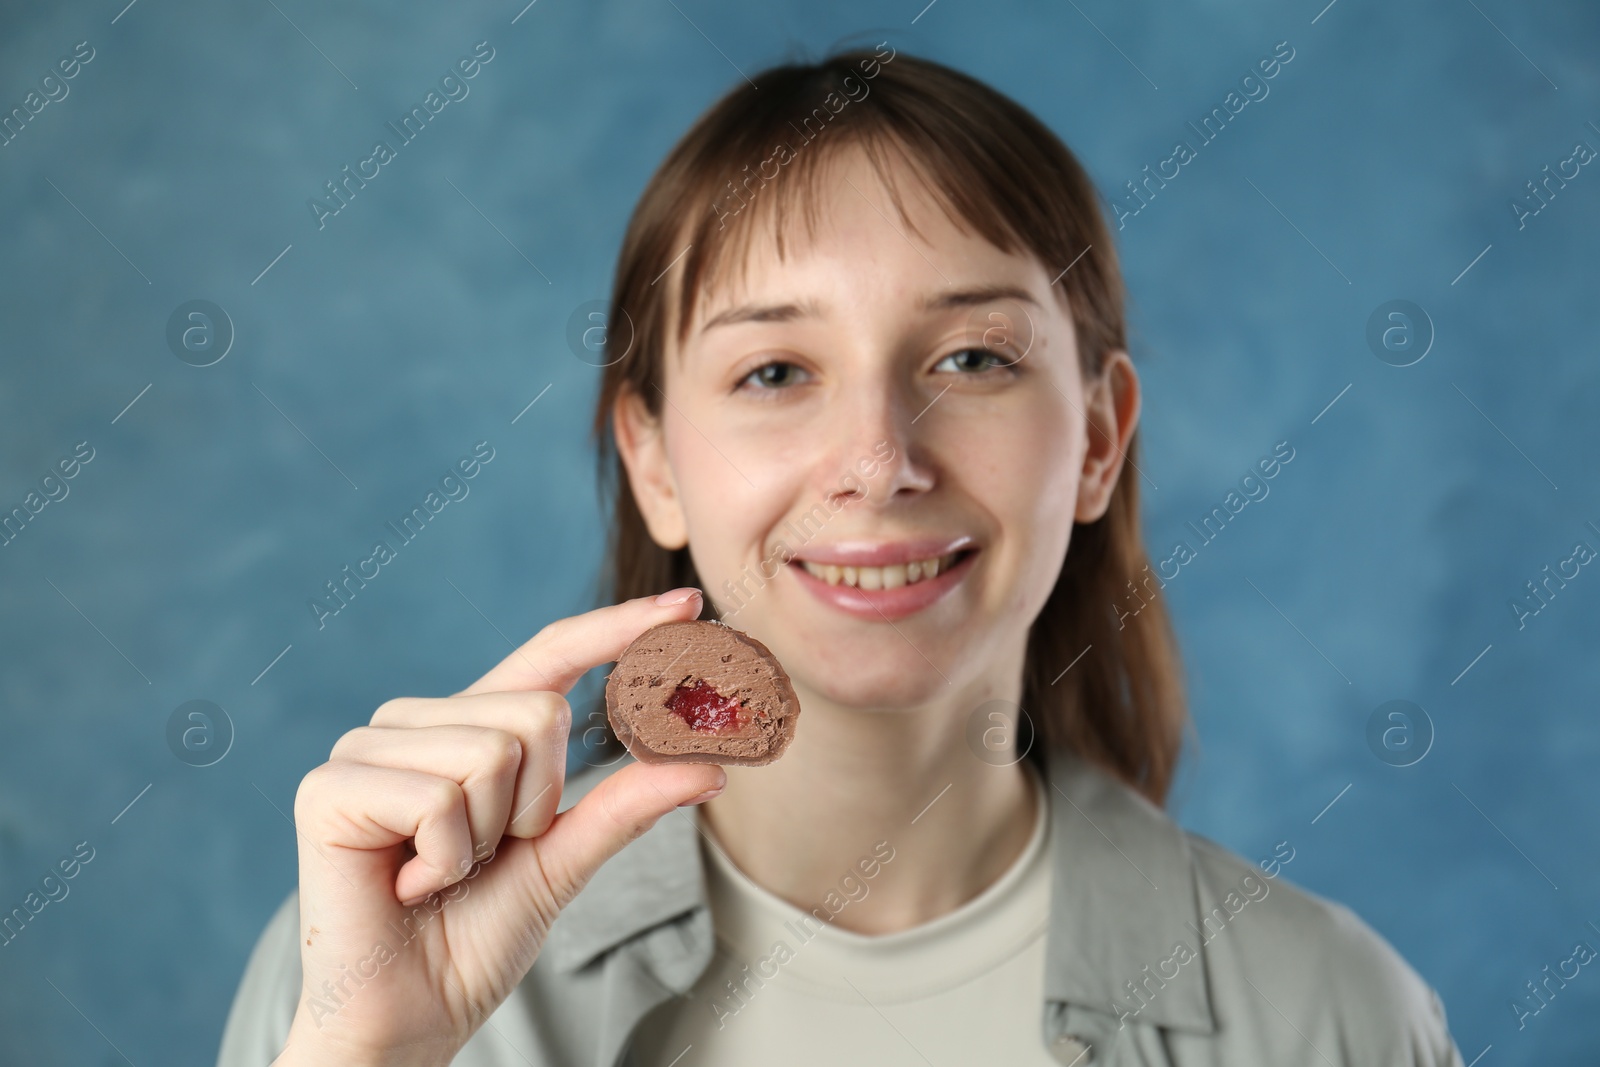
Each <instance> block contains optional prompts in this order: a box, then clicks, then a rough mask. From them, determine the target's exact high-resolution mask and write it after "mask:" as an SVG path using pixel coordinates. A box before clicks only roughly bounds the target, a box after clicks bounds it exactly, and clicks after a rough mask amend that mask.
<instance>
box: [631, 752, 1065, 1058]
mask: <svg viewBox="0 0 1600 1067" xmlns="http://www.w3.org/2000/svg"><path fill="white" fill-rule="evenodd" d="M1029 771H1030V773H1029V774H1028V780H1029V781H1030V782H1032V783H1033V787H1034V789H1035V791H1036V794H1037V799H1038V803H1037V805H1036V806H1035V811H1036V812H1037V813H1038V817H1037V818H1036V819H1035V821H1034V827H1033V833H1032V836H1031V837H1029V839H1028V843H1027V846H1026V847H1025V848H1024V849H1023V851H1022V854H1021V855H1020V856H1019V857H1018V858H1017V859H1016V861H1015V862H1014V863H1012V865H1011V866H1010V868H1009V869H1007V870H1006V872H1005V873H1004V874H1002V875H1001V876H1000V878H999V880H997V881H996V882H994V883H993V884H992V885H990V886H989V887H988V888H987V889H985V890H984V891H983V892H981V893H980V894H979V895H978V896H976V897H974V898H973V899H971V900H969V901H967V902H966V903H965V904H963V905H961V906H960V907H959V908H957V909H956V910H955V911H953V912H950V913H948V914H945V915H942V916H940V917H939V918H937V919H934V920H933V921H931V922H927V923H923V924H922V925H920V926H916V927H913V928H911V929H909V930H902V931H899V932H896V933H892V934H882V935H876V936H874V935H866V934H858V933H854V932H852V931H850V930H845V929H843V928H841V927H839V926H836V925H833V924H832V923H831V922H828V923H824V922H821V921H819V920H818V919H817V918H814V917H813V913H814V912H815V913H818V914H823V915H826V914H828V913H829V912H830V911H832V910H833V908H835V907H839V903H840V901H841V900H842V899H843V898H835V899H834V901H833V902H831V903H829V904H824V905H821V906H819V907H818V908H816V909H813V911H812V912H808V911H806V910H804V909H801V908H798V907H795V906H794V905H793V904H790V903H789V902H788V901H785V900H783V899H782V898H780V897H778V896H776V895H774V894H772V893H770V892H768V891H767V890H766V889H763V888H762V887H761V886H759V885H757V884H756V883H755V882H753V881H751V879H750V878H749V877H748V876H747V875H746V874H745V873H744V872H743V871H741V870H739V869H738V868H737V867H735V866H734V865H733V863H732V862H731V861H730V860H729V859H728V858H727V857H726V856H724V855H723V854H722V851H721V850H720V849H719V848H717V847H713V846H712V845H711V844H710V843H708V840H707V838H706V837H705V836H704V835H702V838H701V841H700V847H701V851H702V853H703V854H704V855H705V858H706V879H707V890H708V893H709V896H710V903H711V916H712V925H713V927H714V929H715V931H716V951H715V954H714V956H713V958H712V961H711V964H710V966H709V967H707V968H706V971H705V973H704V974H703V975H702V976H701V977H700V979H699V981H697V982H696V983H695V985H694V987H693V988H692V989H691V990H690V991H689V993H688V994H687V995H686V996H684V997H676V998H674V999H672V1000H669V1001H667V1002H666V1003H665V1004H662V1005H661V1006H660V1007H659V1008H657V1009H656V1010H655V1011H654V1012H652V1013H651V1014H650V1015H648V1016H647V1017H646V1018H645V1019H644V1020H643V1021H642V1022H641V1023H640V1025H639V1029H638V1031H637V1032H636V1035H635V1039H634V1046H633V1048H634V1055H635V1061H634V1062H637V1063H639V1064H642V1065H646V1067H669V1065H670V1067H734V1065H738V1067H745V1065H747V1064H751V1063H760V1064H762V1065H763V1067H786V1065H789V1064H794V1065H796V1067H801V1065H803V1067H815V1065H816V1064H819V1063H871V1064H875V1065H883V1067H891V1065H898V1064H906V1065H907V1067H927V1064H928V1063H929V1062H939V1063H1004V1064H1015V1065H1023V1067H1026V1065H1029V1064H1038V1065H1049V1067H1060V1065H1059V1064H1058V1063H1057V1062H1056V1061H1055V1059H1053V1058H1052V1057H1051V1056H1050V1054H1049V1052H1048V1051H1047V1050H1046V1048H1045V1046H1044V1043H1043V1039H1042V1036H1041V1035H1042V1030H1041V1026H1042V1023H1041V1017H1040V1007H1039V1006H1040V1004H1041V1003H1042V1002H1043V995H1044V994H1043V982H1044V965H1045V931H1046V929H1047V927H1048V925H1049V911H1050V872H1051V863H1050V855H1049V851H1050V850H1049V840H1050V835H1049V833H1048V828H1049V827H1048V823H1049V810H1050V805H1049V803H1048V797H1047V796H1046V794H1045V792H1044V786H1043V784H1042V783H1041V782H1040V781H1039V776H1038V775H1037V773H1033V772H1032V770H1031V768H1030V769H1029ZM696 811H697V814H698V809H696ZM702 825H703V824H702ZM892 863H893V859H892V858H891V859H890V860H889V861H888V865H892ZM856 884H857V885H865V886H867V887H868V888H867V892H870V891H871V889H870V885H871V883H870V881H869V880H867V879H862V878H859V877H858V878H857V882H856ZM855 891H857V892H858V891H859V890H855ZM858 899H860V898H859V897H858ZM848 907H849V904H848V903H845V904H844V905H843V907H840V908H839V911H837V912H834V914H842V912H843V910H845V909H847V908H848Z"/></svg>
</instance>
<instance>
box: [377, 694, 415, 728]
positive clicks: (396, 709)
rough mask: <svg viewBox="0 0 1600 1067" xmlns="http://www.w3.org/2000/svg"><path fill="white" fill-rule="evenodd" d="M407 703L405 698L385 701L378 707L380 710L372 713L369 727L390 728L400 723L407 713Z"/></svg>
mask: <svg viewBox="0 0 1600 1067" xmlns="http://www.w3.org/2000/svg"><path fill="white" fill-rule="evenodd" d="M405 701H406V698H405V697H395V698H393V699H392V700H385V701H384V702H383V703H382V704H379V705H378V710H377V711H374V712H373V713H372V720H371V722H370V724H369V725H372V726H388V725H392V724H394V723H397V722H400V721H401V718H402V716H403V715H404V713H405Z"/></svg>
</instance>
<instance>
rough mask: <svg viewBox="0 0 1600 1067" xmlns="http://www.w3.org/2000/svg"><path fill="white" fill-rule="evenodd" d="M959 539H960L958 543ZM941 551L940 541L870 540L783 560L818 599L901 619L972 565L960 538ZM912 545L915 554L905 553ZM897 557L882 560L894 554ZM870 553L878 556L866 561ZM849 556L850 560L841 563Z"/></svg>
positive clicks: (865, 615)
mask: <svg viewBox="0 0 1600 1067" xmlns="http://www.w3.org/2000/svg"><path fill="white" fill-rule="evenodd" d="M962 542H965V543H962ZM962 542H958V543H957V546H955V547H951V548H950V549H949V550H947V551H943V552H940V551H938V550H937V549H938V548H941V547H944V546H943V545H928V546H926V547H923V546H917V547H916V548H912V549H909V550H907V549H906V548H904V547H899V546H875V547H872V548H870V549H867V550H859V549H853V550H845V549H844V546H840V548H839V549H836V550H832V551H828V550H820V551H816V552H808V553H807V554H808V555H815V556H820V557H822V558H820V559H799V558H797V559H795V560H793V561H792V562H790V564H789V566H790V567H791V568H793V570H794V574H795V577H796V579H797V580H798V581H799V582H800V584H801V585H802V586H804V587H805V588H806V589H807V590H808V591H810V593H811V594H812V595H813V596H815V597H816V598H817V599H818V600H820V601H822V602H823V603H824V604H827V605H829V606H830V607H833V608H837V609H838V610H840V611H843V612H845V613H846V614H848V615H853V616H855V617H857V618H862V619H870V620H875V621H885V620H890V621H892V620H894V619H902V618H905V617H906V616H908V615H914V614H916V613H917V612H919V611H921V610H923V609H924V608H927V607H929V606H930V605H932V604H934V603H935V602H937V601H939V600H941V599H943V598H944V597H945V596H946V595H947V594H949V593H950V591H951V590H953V589H955V587H956V586H958V585H959V584H961V582H962V580H963V579H964V578H965V577H966V576H967V573H968V572H969V571H971V570H972V566H973V560H974V559H976V557H977V555H978V549H977V548H976V547H974V546H972V545H971V544H970V541H967V539H965V538H963V539H962ZM912 551H915V552H916V554H917V558H915V559H906V558H905V557H906V556H907V555H909V554H911V552H912ZM896 556H898V557H900V560H903V562H900V561H895V562H888V560H891V559H894V557H896ZM874 557H876V558H877V560H879V561H880V562H875V563H872V564H868V563H867V562H865V560H866V559H872V558H874ZM846 559H849V560H852V561H853V562H849V563H846V562H844V560H846Z"/></svg>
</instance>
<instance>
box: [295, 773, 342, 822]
mask: <svg viewBox="0 0 1600 1067" xmlns="http://www.w3.org/2000/svg"><path fill="white" fill-rule="evenodd" d="M331 773H333V772H332V770H331V769H330V767H329V765H328V764H326V763H323V764H320V765H319V766H316V767H313V768H311V770H309V771H307V772H306V776H305V777H304V778H302V779H300V785H299V786H298V787H297V788H296V789H295V791H294V821H295V825H296V826H303V825H304V824H305V823H306V822H308V821H309V820H310V818H311V816H312V814H313V813H314V812H315V811H316V809H317V807H318V806H319V805H320V804H321V802H322V798H323V797H324V796H325V795H326V794H327V785H328V777H329V775H330V774H331Z"/></svg>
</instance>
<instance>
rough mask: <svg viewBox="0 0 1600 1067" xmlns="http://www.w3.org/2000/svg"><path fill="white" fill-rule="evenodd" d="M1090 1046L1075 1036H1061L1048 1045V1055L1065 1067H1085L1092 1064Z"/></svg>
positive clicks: (1092, 1058)
mask: <svg viewBox="0 0 1600 1067" xmlns="http://www.w3.org/2000/svg"><path fill="white" fill-rule="evenodd" d="M1090 1047H1091V1046H1090V1045H1088V1044H1087V1043H1086V1042H1085V1041H1084V1040H1083V1039H1082V1038H1080V1037H1078V1036H1077V1035H1076V1034H1062V1035H1060V1036H1059V1037H1057V1038H1056V1039H1055V1040H1054V1041H1053V1042H1051V1044H1050V1054H1051V1055H1052V1056H1054V1057H1055V1058H1056V1061H1057V1062H1058V1063H1061V1064H1064V1065H1065V1067H1085V1065H1086V1064H1089V1063H1091V1062H1093V1060H1094V1057H1093V1056H1092V1055H1090Z"/></svg>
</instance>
